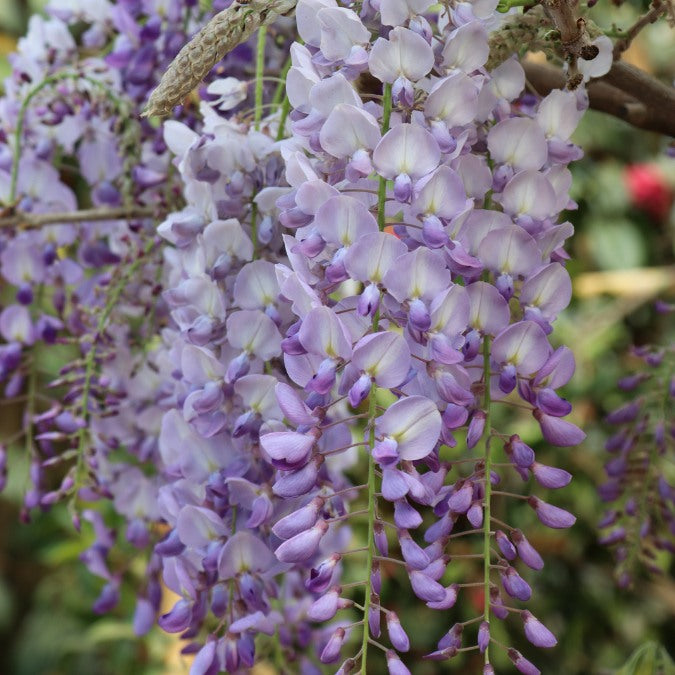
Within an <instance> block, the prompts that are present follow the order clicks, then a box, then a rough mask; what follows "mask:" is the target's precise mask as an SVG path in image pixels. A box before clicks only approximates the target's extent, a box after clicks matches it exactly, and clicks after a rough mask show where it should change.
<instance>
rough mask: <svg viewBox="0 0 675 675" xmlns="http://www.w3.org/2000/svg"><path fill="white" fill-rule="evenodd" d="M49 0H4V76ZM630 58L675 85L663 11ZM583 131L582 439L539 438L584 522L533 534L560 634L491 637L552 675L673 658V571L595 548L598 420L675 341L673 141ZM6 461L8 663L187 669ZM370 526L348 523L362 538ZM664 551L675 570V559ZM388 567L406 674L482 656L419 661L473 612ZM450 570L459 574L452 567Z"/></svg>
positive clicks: (537, 587) (0, 607) (537, 608)
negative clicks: (547, 442)
mask: <svg viewBox="0 0 675 675" xmlns="http://www.w3.org/2000/svg"><path fill="white" fill-rule="evenodd" d="M43 4H44V1H43V0H30V1H29V0H0V81H1V80H2V79H4V78H5V77H6V76H7V75H8V74H9V72H10V70H9V64H8V61H7V57H8V55H9V54H10V53H11V52H12V50H13V49H14V47H15V45H16V41H17V39H18V38H19V37H20V36H21V35H23V34H24V33H25V29H26V25H27V22H28V20H29V17H30V15H31V14H32V13H34V12H37V11H40V9H41V7H42V5H43ZM646 7H647V5H646V3H644V4H642V3H640V2H626V3H624V4H622V5H621V6H620V7H617V6H615V5H613V4H610V3H609V2H607V1H606V0H601V2H599V3H598V4H597V5H596V6H595V7H594V8H593V10H592V16H593V18H594V20H595V21H596V23H598V24H599V25H600V26H602V27H605V28H609V27H610V26H611V25H612V24H613V23H615V24H617V25H618V26H623V27H626V26H629V25H631V24H632V23H633V21H634V20H635V17H636V16H638V14H639V13H641V12H643V11H644V10H645V9H646ZM625 59H626V60H627V61H629V62H632V63H634V64H635V65H638V66H639V67H640V68H642V69H644V70H646V71H648V72H650V73H652V74H654V75H656V76H658V77H660V78H662V79H663V80H664V81H666V82H669V83H672V81H673V79H674V78H675V37H674V35H673V31H671V30H670V29H669V28H668V27H667V25H666V24H665V22H663V21H661V22H659V23H658V24H656V25H653V26H649V27H648V28H647V29H645V30H644V31H643V32H642V33H641V34H640V36H639V38H638V39H637V40H636V41H635V42H634V43H633V45H632V46H631V49H630V50H629V51H628V52H627V53H626V54H625ZM1 90H2V85H1V84H0V91H1ZM673 114H675V112H674V113H673ZM574 140H575V141H576V142H577V143H578V144H579V145H581V146H582V147H583V148H584V150H585V153H586V155H585V157H584V159H583V160H581V161H580V162H578V163H576V165H573V166H572V172H573V174H574V184H573V188H572V198H573V199H574V200H575V201H576V202H577V203H578V205H579V208H578V210H576V211H570V212H569V213H568V217H569V219H570V220H571V221H572V222H573V224H574V226H575V228H576V235H575V237H574V239H573V240H572V242H571V244H569V245H568V250H569V252H570V255H571V258H572V260H571V262H570V264H569V269H570V272H571V274H572V277H573V282H574V291H575V292H574V298H573V301H572V305H571V307H570V308H569V309H568V310H567V311H566V312H565V313H564V314H563V315H562V317H561V318H560V319H559V320H558V322H557V323H556V327H555V336H556V337H555V340H557V342H558V343H560V344H566V345H569V346H571V347H572V349H573V350H574V352H575V355H576V358H577V373H576V376H575V378H574V379H573V381H572V383H571V384H570V386H569V387H568V389H567V392H566V395H567V397H568V398H569V399H570V400H571V401H572V403H573V404H574V414H573V420H574V421H575V422H576V423H577V424H579V425H581V426H582V427H583V428H584V429H585V430H586V432H587V434H588V437H587V439H586V441H585V442H584V444H583V445H581V446H580V447H577V448H574V449H573V450H555V451H552V450H551V449H550V448H546V447H545V446H544V445H543V444H540V445H539V446H538V447H535V449H536V450H537V456H538V459H539V461H541V462H543V463H549V464H555V465H558V466H562V467H564V468H566V469H567V470H569V471H571V472H572V473H573V474H574V476H575V478H574V481H573V482H572V484H571V486H570V487H569V488H567V489H566V490H564V491H562V492H563V493H564V494H562V495H561V496H559V497H558V499H557V500H556V504H558V505H560V506H562V507H564V508H567V509H569V510H571V511H573V512H574V513H575V514H576V515H577V516H578V521H577V525H576V526H575V527H574V528H572V529H571V530H569V531H567V530H566V531H559V532H555V531H551V530H544V529H543V528H541V527H534V528H533V529H531V530H530V529H528V530H527V531H528V536H530V533H532V536H530V540H531V541H532V543H533V544H534V545H535V546H536V547H537V548H538V549H539V550H540V552H541V553H542V555H543V557H544V559H545V561H546V566H545V568H544V570H543V571H542V572H540V573H537V574H536V576H535V575H531V576H530V577H528V581H530V582H531V583H532V585H533V588H534V595H533V599H532V601H531V602H530V603H528V605H529V608H530V609H531V611H532V612H533V613H534V614H535V615H536V616H539V617H541V618H542V619H544V620H545V622H546V623H547V625H549V627H550V628H551V629H552V630H554V632H556V634H557V635H558V636H559V639H560V643H559V645H558V647H557V648H556V649H553V650H549V651H547V652H543V651H542V650H536V649H532V648H530V647H529V646H528V645H527V644H526V643H524V638H523V637H522V632H521V631H520V630H518V629H517V627H516V629H514V630H513V633H512V634H511V635H509V636H505V635H502V636H498V637H499V638H500V639H502V641H505V642H508V643H509V644H513V646H515V647H516V648H521V649H522V651H523V652H524V653H525V654H526V655H532V659H533V660H534V661H535V662H536V663H537V664H538V666H539V667H540V668H541V669H542V672H544V673H547V674H560V675H574V674H580V675H581V674H591V673H592V674H597V675H603V674H605V673H616V672H623V673H628V672H636V673H652V672H657V671H656V670H654V669H653V668H651V667H650V666H649V664H648V661H649V659H648V658H645V659H643V660H642V662H641V663H642V665H641V666H638V667H637V669H632V670H631V667H630V665H629V666H628V669H625V670H623V671H620V670H619V669H620V668H621V667H622V666H624V664H626V663H627V662H628V661H629V659H630V657H631V654H632V653H634V651H635V650H639V649H641V648H642V649H643V650H644V652H643V653H645V654H648V650H649V646H648V645H649V643H650V641H653V642H654V643H655V644H657V645H663V646H665V647H666V648H667V649H668V650H670V651H671V655H673V654H675V582H674V581H673V577H672V575H664V576H663V577H660V578H658V577H651V578H647V577H641V578H639V579H637V580H636V583H635V585H634V587H633V588H632V589H630V590H619V589H618V587H617V586H616V584H615V580H614V576H613V569H614V566H613V560H612V557H611V553H610V551H608V550H607V549H605V548H603V547H601V546H599V545H598V544H597V538H598V535H597V529H596V523H597V521H598V518H599V515H600V513H601V510H602V505H601V504H600V501H599V498H598V496H597V491H596V488H597V485H598V484H599V483H601V482H602V481H603V480H604V471H603V464H604V462H605V461H606V457H605V452H604V450H603V446H604V442H605V440H606V438H607V436H608V434H609V433H611V430H610V429H608V427H607V426H606V425H605V424H604V423H603V417H604V416H605V414H606V413H607V412H608V411H609V410H611V409H613V408H614V407H616V406H617V405H619V404H620V403H621V401H622V400H624V398H625V396H626V395H624V394H620V393H619V392H618V391H617V389H616V381H617V379H618V378H619V377H621V376H622V375H623V374H624V373H625V372H626V371H627V370H628V369H630V368H631V366H633V365H635V364H634V363H633V362H632V361H631V358H630V357H629V356H628V351H629V348H630V346H631V345H634V344H637V345H642V344H663V345H665V344H673V342H674V339H675V321H674V320H673V316H674V315H672V314H671V315H664V314H658V313H657V312H655V311H654V302H655V301H656V300H657V299H658V298H661V299H663V300H667V301H670V302H675V267H674V260H675V200H674V195H675V160H674V159H673V158H672V157H669V156H668V154H667V152H666V149H667V142H668V141H667V139H663V138H662V137H659V136H657V135H656V134H651V133H648V132H642V131H639V130H636V129H633V128H631V127H629V126H628V125H626V124H624V123H622V122H620V121H618V120H615V119H614V118H611V117H608V116H605V115H601V114H600V113H594V112H589V113H588V114H587V115H586V117H585V118H584V120H583V121H582V124H581V126H580V127H579V129H578V130H577V132H576V135H575V139H574ZM20 415H21V409H20V408H16V407H10V406H3V407H1V408H0V434H1V435H2V436H4V435H5V434H6V433H8V432H9V431H10V430H11V429H12V428H16V427H17V424H18V420H19V419H20ZM497 424H498V423H497ZM518 431H519V433H520V434H521V436H522V437H523V438H524V439H525V440H526V441H528V442H531V441H534V439H535V438H536V434H537V428H536V424H535V423H534V422H533V421H532V424H530V423H529V422H528V421H527V420H526V419H525V420H523V422H522V423H519V426H518ZM533 444H534V443H533ZM563 453H566V455H564V454H563ZM13 461H14V462H15V464H16V465H15V466H13V467H11V468H10V482H9V485H8V487H7V489H6V490H5V492H4V493H3V494H2V495H1V496H0V673H7V674H11V675H61V674H63V675H65V674H66V673H68V674H71V675H89V674H91V673H94V672H96V673H99V674H100V675H107V674H110V675H119V674H121V673H125V674H129V675H133V674H136V673H138V674H139V675H140V674H142V675H152V674H154V673H158V674H159V673H162V674H164V673H182V672H187V667H188V666H187V662H186V661H184V660H183V659H182V658H181V657H180V655H179V650H180V646H179V645H178V643H177V642H175V641H174V640H173V639H172V638H170V637H168V636H166V635H165V634H164V633H162V632H161V631H159V630H156V631H154V632H151V633H150V635H149V636H147V637H146V638H143V639H142V640H139V639H136V638H134V636H133V634H132V629H131V616H132V613H133V605H134V596H133V591H132V590H131V589H129V591H128V597H123V600H122V602H121V603H120V605H119V607H118V608H117V609H116V610H115V611H114V613H113V614H111V615H106V616H103V617H96V616H94V615H93V613H92V612H91V605H92V603H93V602H94V600H95V599H96V597H97V596H98V593H99V592H100V586H101V582H100V580H98V579H96V578H94V577H93V576H92V575H90V574H89V573H88V572H87V571H86V570H85V569H84V566H83V565H82V564H81V563H80V562H79V560H78V556H79V554H80V553H81V552H82V551H83V550H84V549H85V548H86V547H87V545H88V544H89V542H88V541H87V540H86V538H87V534H86V532H85V533H84V534H83V535H77V534H76V533H75V532H74V531H73V528H72V525H71V522H70V517H69V515H68V514H67V513H66V511H65V509H64V508H62V507H60V506H58V507H56V508H54V509H52V510H51V511H50V512H48V513H45V514H43V515H42V516H41V517H39V518H36V519H35V521H34V522H32V523H30V524H20V523H19V508H20V503H21V495H22V491H23V485H22V478H21V477H22V476H25V475H26V472H27V466H21V457H20V456H19V457H15V458H14V460H13ZM507 515H508V514H507ZM523 518H524V516H523V515H519V514H514V515H513V520H514V522H517V523H518V524H520V526H521V527H523V529H525V527H527V526H528V524H529V521H527V520H522V519H523ZM520 520H522V523H521V522H520ZM363 534H364V533H363V532H360V531H358V530H357V531H356V532H355V536H356V537H359V536H363ZM668 562H670V570H671V572H672V571H673V564H672V561H666V564H668ZM355 572H356V573H357V574H358V570H355ZM388 573H390V574H391V577H390V581H389V582H388V588H387V587H385V590H384V595H385V596H389V597H390V598H392V601H391V603H390V606H391V608H392V609H396V611H397V612H398V614H399V615H400V616H405V617H406V618H407V621H405V622H404V626H405V628H406V629H407V630H408V632H409V634H410V637H411V643H412V644H413V645H414V648H413V649H414V651H413V652H412V653H411V655H410V656H411V658H410V660H409V661H408V663H414V664H415V665H414V666H413V667H412V668H411V670H412V672H413V674H414V675H427V674H428V675H431V674H433V673H438V672H463V671H464V668H467V670H470V671H471V672H475V664H474V663H469V662H461V661H457V662H455V661H451V662H448V663H446V664H438V663H428V662H423V661H422V660H421V658H420V657H421V655H422V654H424V653H427V652H429V651H432V650H433V649H434V648H435V641H436V640H437V639H438V638H439V637H440V635H442V634H443V633H444V632H445V631H446V630H447V629H448V627H449V625H450V623H452V622H453V621H454V620H460V619H462V618H467V617H468V616H469V612H471V611H472V608H471V607H467V606H466V604H467V603H466V602H465V603H464V606H463V608H462V609H459V610H454V614H453V615H452V618H450V617H449V616H447V615H446V614H445V613H441V612H430V611H428V610H426V608H424V607H421V608H420V607H418V604H419V603H418V602H417V601H416V600H415V599H414V596H412V593H410V592H409V591H408V589H407V582H406V581H405V580H404V579H401V580H400V581H401V583H402V584H406V585H403V586H402V587H401V592H397V588H396V584H397V577H396V575H397V574H398V570H397V569H392V570H388ZM457 573H458V578H459V577H461V574H462V570H461V568H460V567H459V565H458V567H457ZM346 574H347V576H349V574H350V570H349V569H347V571H346ZM346 581H349V579H346ZM477 602H479V603H481V602H482V601H481V599H480V598H477ZM397 603H398V604H397ZM406 603H410V606H406ZM462 612H466V613H467V614H466V615H465V616H462V614H461V613H462ZM645 664H646V665H645ZM495 666H496V668H497V670H498V671H499V670H500V666H501V669H502V670H503V672H510V671H511V670H512V666H510V665H509V664H508V662H506V663H499V662H497V663H495ZM265 672H266V673H274V672H277V671H275V669H274V668H272V667H271V666H270V667H269V668H266V667H264V666H263V667H261V668H260V669H259V673H260V674H262V673H265ZM373 672H375V671H373ZM658 672H661V671H658ZM663 672H665V671H663ZM668 672H672V671H668Z"/></svg>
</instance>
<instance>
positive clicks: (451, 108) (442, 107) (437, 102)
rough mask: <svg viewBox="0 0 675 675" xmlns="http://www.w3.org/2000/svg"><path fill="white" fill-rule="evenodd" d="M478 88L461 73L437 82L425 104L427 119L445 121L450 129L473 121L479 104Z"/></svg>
mask: <svg viewBox="0 0 675 675" xmlns="http://www.w3.org/2000/svg"><path fill="white" fill-rule="evenodd" d="M478 91H479V89H478V87H477V86H476V84H475V82H474V81H473V80H472V79H471V78H470V77H468V76H467V75H465V74H464V73H461V72H455V73H453V74H452V75H450V76H449V77H445V78H443V79H442V80H439V81H438V82H436V83H435V84H434V86H433V88H432V89H431V91H430V92H429V96H428V97H427V100H426V102H425V104H424V114H425V116H426V117H427V118H432V119H439V120H443V121H444V122H445V123H446V124H447V125H448V126H449V127H459V126H463V125H465V124H468V123H469V122H471V121H473V119H474V118H475V116H476V110H477V103H478Z"/></svg>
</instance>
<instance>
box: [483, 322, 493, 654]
mask: <svg viewBox="0 0 675 675" xmlns="http://www.w3.org/2000/svg"><path fill="white" fill-rule="evenodd" d="M483 382H484V384H485V392H484V394H483V408H484V410H485V430H484V432H483V435H484V437H485V507H484V509H483V592H484V594H485V595H484V599H483V620H484V621H486V622H487V624H488V625H489V624H490V548H491V547H490V544H491V542H490V526H491V519H490V516H491V509H490V498H491V496H492V483H491V482H490V473H491V470H492V456H491V453H490V440H491V436H490V429H491V424H490V422H491V420H490V417H491V415H490V403H491V400H490V337H489V336H488V335H485V336H484V337H483ZM489 651H490V647H489V645H488V647H487V648H486V649H485V663H486V664H487V663H489V662H490V655H489Z"/></svg>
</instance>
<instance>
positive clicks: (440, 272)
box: [383, 248, 450, 302]
mask: <svg viewBox="0 0 675 675" xmlns="http://www.w3.org/2000/svg"><path fill="white" fill-rule="evenodd" d="M383 282H384V285H385V286H386V287H387V291H388V292H389V293H391V295H393V296H394V297H395V298H396V299H397V300H398V301H399V302H403V301H404V300H406V299H414V298H420V299H422V300H425V301H427V302H428V301H430V300H432V299H433V298H434V297H436V296H437V295H438V294H439V293H441V292H442V291H443V290H444V289H446V288H447V287H448V286H449V285H450V271H449V270H448V269H447V267H446V266H445V262H444V260H443V258H442V257H441V256H440V255H439V254H437V253H435V252H434V251H431V250H429V249H427V248H418V249H415V250H414V251H412V252H411V253H406V254H405V255H402V256H401V257H400V258H398V259H397V260H396V264H395V265H394V266H393V267H392V268H391V269H390V270H389V272H388V273H387V274H386V275H385V277H384V279H383Z"/></svg>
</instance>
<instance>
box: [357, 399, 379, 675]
mask: <svg viewBox="0 0 675 675" xmlns="http://www.w3.org/2000/svg"><path fill="white" fill-rule="evenodd" d="M376 413H377V409H376V403H375V388H373V390H372V391H371V392H370V402H369V404H368V423H369V424H370V436H369V438H368V557H367V559H366V584H365V588H364V591H363V595H364V597H363V641H362V643H361V675H367V670H366V666H367V662H368V638H369V637H370V634H369V633H370V627H369V625H368V612H369V611H370V575H371V573H372V570H373V557H374V555H375V550H374V548H375V547H374V545H373V543H374V539H375V460H374V459H373V452H372V450H373V447H375V415H376Z"/></svg>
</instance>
